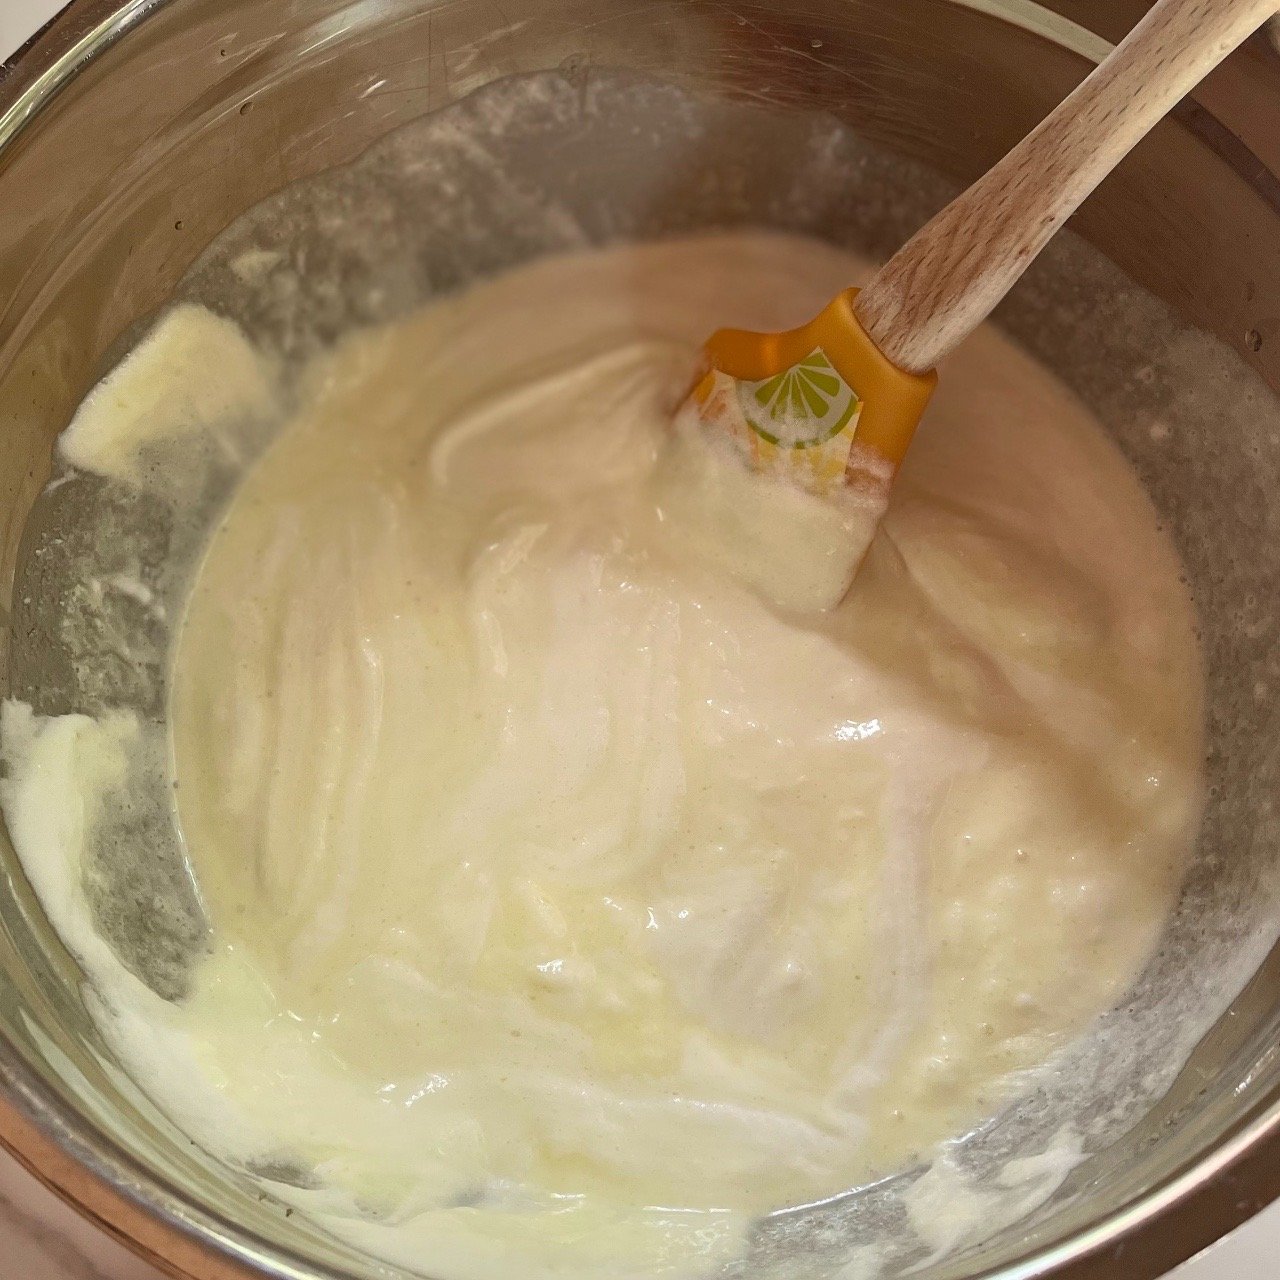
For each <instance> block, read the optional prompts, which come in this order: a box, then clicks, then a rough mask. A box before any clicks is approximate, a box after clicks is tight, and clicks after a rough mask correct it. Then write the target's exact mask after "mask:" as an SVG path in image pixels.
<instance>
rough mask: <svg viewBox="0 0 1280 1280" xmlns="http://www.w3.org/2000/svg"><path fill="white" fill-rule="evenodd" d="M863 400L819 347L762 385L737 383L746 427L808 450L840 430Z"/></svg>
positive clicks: (777, 441)
mask: <svg viewBox="0 0 1280 1280" xmlns="http://www.w3.org/2000/svg"><path fill="white" fill-rule="evenodd" d="M860 403H861V401H860V400H859V399H858V396H857V394H856V393H855V392H854V390H853V388H852V387H851V386H849V384H848V383H847V382H846V381H845V380H844V379H843V378H842V377H841V376H840V375H839V374H838V373H837V372H836V370H835V368H834V367H833V366H832V364H831V361H830V360H828V359H827V357H826V354H825V353H824V352H823V350H822V348H821V347H815V348H814V349H813V350H812V351H811V352H809V354H808V355H807V356H805V358H804V359H803V360H801V361H799V362H798V363H796V364H793V365H791V367H790V368H787V369H784V370H783V371H782V372H781V373H776V374H774V376H773V377H772V378H764V379H762V380H761V381H760V382H739V383H738V405H739V407H740V408H741V409H742V416H743V417H744V418H746V420H747V425H748V426H749V427H750V428H751V430H752V431H754V432H755V433H756V434H757V435H758V436H763V437H764V439H766V440H767V441H769V443H770V444H776V445H779V446H781V447H783V448H789V449H811V448H813V447H814V445H819V444H822V443H824V442H825V441H827V440H830V439H831V437H832V436H834V435H837V434H838V433H839V432H840V431H841V430H843V428H844V426H845V424H846V423H847V422H848V421H849V419H850V418H851V417H853V415H854V412H855V411H856V410H857V408H858V406H859V404H860Z"/></svg>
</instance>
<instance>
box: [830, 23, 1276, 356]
mask: <svg viewBox="0 0 1280 1280" xmlns="http://www.w3.org/2000/svg"><path fill="white" fill-rule="evenodd" d="M1278 10H1280V0H1160V3H1158V4H1156V5H1155V6H1154V7H1153V8H1152V9H1151V11H1150V12H1149V13H1148V14H1147V15H1146V17H1145V18H1143V19H1142V21H1141V22H1139V23H1138V25H1137V26H1136V27H1134V29H1133V30H1132V31H1131V32H1130V33H1129V35H1128V37H1127V38H1126V39H1125V40H1124V41H1123V42H1122V43H1121V44H1119V45H1118V46H1117V47H1116V49H1115V50H1114V51H1113V53H1112V54H1111V56H1110V57H1109V58H1107V60H1106V61H1105V62H1103V63H1102V64H1101V65H1100V66H1098V67H1097V68H1096V69H1095V70H1094V72H1093V74H1092V75H1090V76H1089V78H1088V79H1087V80H1085V81H1084V83H1083V84H1081V85H1080V87H1079V88H1078V89H1076V91H1075V92H1074V93H1072V94H1071V96H1070V97H1069V98H1067V99H1066V100H1065V101H1064V102H1063V103H1061V104H1060V105H1059V106H1058V108H1057V109H1056V110H1055V111H1054V112H1053V113H1052V114H1051V115H1050V116H1048V117H1047V118H1046V119H1045V120H1044V121H1043V123H1041V124H1040V125H1039V126H1038V127H1037V128H1036V129H1035V130H1034V131H1033V132H1031V133H1030V134H1028V135H1027V137H1025V138H1024V139H1023V140H1022V141H1021V142H1020V143H1019V144H1018V145H1017V146H1016V147H1014V149H1013V150H1012V151H1010V152H1009V154H1008V155H1007V156H1005V157H1004V159H1002V160H1001V161H1000V162H999V163H998V164H996V166H995V167H994V168H993V169H991V170H990V171H989V172H988V173H987V174H986V175H985V176H983V177H982V178H979V179H978V181H977V182H975V183H974V184H973V186H971V187H970V188H969V189H968V190H967V191H966V192H965V193H964V194H963V195H961V196H960V197H959V198H958V199H956V200H954V201H952V203H951V204H949V205H948V206H947V207H946V208H945V209H943V210H942V212H941V213H939V214H938V215H937V217H935V218H934V219H933V220H932V221H931V222H929V223H928V224H927V225H926V226H925V227H924V228H922V229H921V230H920V231H919V232H917V233H916V235H914V236H913V237H912V238H911V239H910V240H909V241H908V242H907V243H906V245H904V246H903V247H902V249H900V250H899V251H898V253H897V254H895V255H894V257H893V258H891V259H890V260H889V262H888V263H887V264H886V265H885V267H884V268H883V269H882V270H881V271H880V272H879V274H877V275H876V277H875V279H874V280H872V281H871V283H870V284H869V285H868V286H867V287H866V288H865V289H863V290H862V292H861V293H860V294H859V295H858V297H857V300H856V302H855V304H854V311H855V312H856V314H857V316H858V320H859V321H860V323H861V324H862V327H863V328H864V329H865V330H866V331H867V333H868V334H869V335H870V337H871V339H872V341H873V342H875V344H876V346H877V347H879V348H880V350H881V351H882V352H883V353H884V354H885V355H886V356H888V358H889V359H890V360H892V361H893V363H894V364H896V365H897V366H898V367H899V368H901V369H905V370H907V371H908V372H910V373H924V372H926V371H927V370H929V369H932V368H933V367H934V366H935V365H936V364H937V363H938V361H939V360H940V359H941V358H942V357H943V356H944V355H946V354H947V352H948V351H950V350H952V348H954V347H955V346H956V345H957V344H958V343H960V342H961V341H963V339H965V338H966V337H968V335H969V334H970V333H972V332H973V330H974V329H976V328H977V326H978V325H979V324H981V323H982V321H983V320H985V319H986V318H987V316H988V315H990V313H991V311H992V309H993V308H994V307H995V305H996V304H997V303H998V302H999V301H1000V299H1001V298H1003V297H1004V295H1005V294H1006V293H1007V292H1008V291H1009V289H1010V288H1011V287H1012V286H1013V284H1014V282H1015V281H1016V280H1017V279H1018V277H1019V276H1020V275H1022V273H1023V271H1025V270H1026V268H1027V266H1028V264H1029V263H1030V262H1031V260H1032V259H1033V258H1034V257H1035V256H1036V254H1037V253H1039V252H1040V250H1041V249H1043V248H1044V246H1045V245H1046V244H1047V243H1048V241H1049V240H1050V239H1051V238H1052V236H1053V234H1054V233H1055V232H1056V231H1057V230H1058V228H1059V227H1060V226H1062V224H1063V223H1064V222H1065V221H1066V220H1067V218H1069V217H1070V216H1071V214H1072V213H1074V212H1075V210H1076V209H1077V207H1078V206H1079V205H1080V204H1081V202H1082V201H1083V200H1084V199H1085V197H1086V196H1088V194H1089V193H1090V192H1091V191H1092V190H1093V189H1094V188H1095V187H1096V186H1097V185H1098V183H1099V182H1101V181H1102V179H1103V178H1105V177H1106V176H1107V174H1108V173H1110V172H1111V170H1112V169H1113V168H1115V166H1116V165H1117V164H1118V163H1119V162H1120V161H1121V160H1122V159H1123V158H1124V157H1125V156H1126V155H1127V154H1128V152H1129V151H1130V149H1131V148H1132V147H1133V146H1134V145H1135V144H1136V143H1137V142H1138V141H1139V140H1140V139H1141V138H1142V137H1143V136H1144V135H1145V134H1146V133H1147V132H1148V131H1149V130H1150V129H1151V128H1152V127H1153V126H1154V125H1155V124H1156V123H1157V121H1159V120H1160V119H1161V118H1162V117H1163V116H1164V115H1165V114H1166V113H1167V112H1168V111H1169V110H1170V108H1172V107H1173V106H1174V105H1175V104H1176V103H1177V102H1178V101H1179V100H1180V99H1182V98H1183V97H1184V96H1185V95H1186V94H1187V93H1188V92H1190V90H1191V89H1192V88H1194V87H1195V85H1197V84H1198V83H1199V82H1200V81H1201V80H1202V79H1203V78H1204V76H1205V75H1206V74H1207V73H1208V72H1209V71H1210V70H1212V69H1213V68H1214V67H1215V66H1217V65H1218V63H1219V62H1221V61H1222V59H1223V58H1225V57H1226V56H1227V55H1228V54H1229V53H1230V52H1231V51H1232V50H1233V49H1234V48H1235V47H1236V46H1237V45H1239V44H1240V43H1242V42H1243V41H1244V40H1245V39H1246V38H1247V37H1248V36H1249V35H1251V34H1252V33H1253V32H1254V31H1256V30H1257V29H1258V27H1260V26H1261V25H1262V23H1263V22H1265V21H1266V19H1267V18H1268V17H1270V16H1271V15H1273V14H1275V13H1276V12H1277V11H1278Z"/></svg>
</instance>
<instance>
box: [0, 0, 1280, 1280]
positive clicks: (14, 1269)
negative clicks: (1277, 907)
mask: <svg viewBox="0 0 1280 1280" xmlns="http://www.w3.org/2000/svg"><path fill="white" fill-rule="evenodd" d="M63 3H64V0H0V59H3V58H5V57H7V56H8V54H9V52H10V51H12V50H13V49H16V48H17V47H18V46H19V45H20V44H21V43H22V42H23V41H24V40H26V39H27V37H28V36H29V35H31V34H32V32H34V31H36V30H37V29H38V28H39V27H40V26H42V25H43V24H44V23H45V22H47V21H48V20H49V19H50V18H51V17H52V16H53V15H54V14H55V13H56V12H57V11H58V9H59V8H61V7H62V4H63ZM2 216H3V214H2V213H0V217H2ZM1277 1255H1280V1203H1277V1204H1275V1205H1273V1206H1272V1207H1271V1208H1270V1209H1268V1210H1267V1211H1266V1212H1265V1213H1263V1214H1260V1215H1259V1216H1258V1217H1256V1218H1254V1219H1253V1221H1252V1222H1249V1223H1247V1224H1246V1225H1245V1226H1243V1227H1241V1228H1240V1230H1239V1231H1237V1232H1236V1233H1235V1234H1234V1235H1232V1236H1229V1237H1228V1238H1227V1239H1226V1240H1223V1241H1221V1242H1220V1243H1219V1244H1217V1245H1215V1246H1214V1247H1213V1248H1212V1249H1208V1250H1206V1251H1205V1252H1204V1253H1202V1254H1201V1255H1200V1256H1199V1257H1198V1258H1195V1259H1193V1260H1192V1261H1191V1262H1188V1263H1187V1264H1186V1265H1185V1266H1182V1267H1179V1268H1178V1269H1177V1270H1176V1271H1175V1272H1173V1273H1172V1274H1171V1275H1170V1276H1169V1277H1168V1280H1267V1277H1270V1276H1274V1275H1275V1274H1276V1257H1277ZM0 1257H3V1259H4V1263H5V1266H4V1269H3V1270H4V1275H5V1276H6V1277H9V1276H12V1277H15V1280H16V1278H18V1277H21V1280H164V1278H163V1277H162V1276H161V1274H160V1272H159V1271H157V1270H156V1269H155V1268H154V1267H151V1266H148V1265H147V1264H146V1263H145V1262H142V1261H140V1260H139V1259H137V1258H135V1257H133V1255H132V1254H130V1253H129V1252H128V1251H127V1250H126V1249H124V1248H123V1247H122V1246H120V1245H118V1244H116V1242H115V1241H114V1240H111V1239H109V1238H108V1237H107V1236H105V1235H103V1234H102V1232H100V1231H99V1230H98V1229H97V1228H96V1227H94V1226H92V1225H90V1224H89V1223H87V1222H85V1221H83V1220H82V1219H81V1218H80V1217H79V1216H78V1215H77V1214H75V1213H74V1212H73V1211H72V1210H70V1209H68V1208H67V1207H66V1206H65V1205H64V1204H63V1203H62V1202H61V1201H60V1200H59V1199H58V1198H57V1197H56V1196H55V1195H53V1193H52V1192H49V1191H46V1190H45V1189H44V1187H42V1186H40V1185H39V1183H37V1182H36V1181H35V1180H34V1179H33V1178H31V1177H30V1176H29V1175H28V1174H27V1173H26V1172H25V1170H23V1169H21V1168H20V1167H19V1166H18V1165H17V1164H15V1163H14V1161H13V1160H11V1159H10V1158H9V1157H8V1156H6V1155H4V1154H3V1153H2V1152H0Z"/></svg>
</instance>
